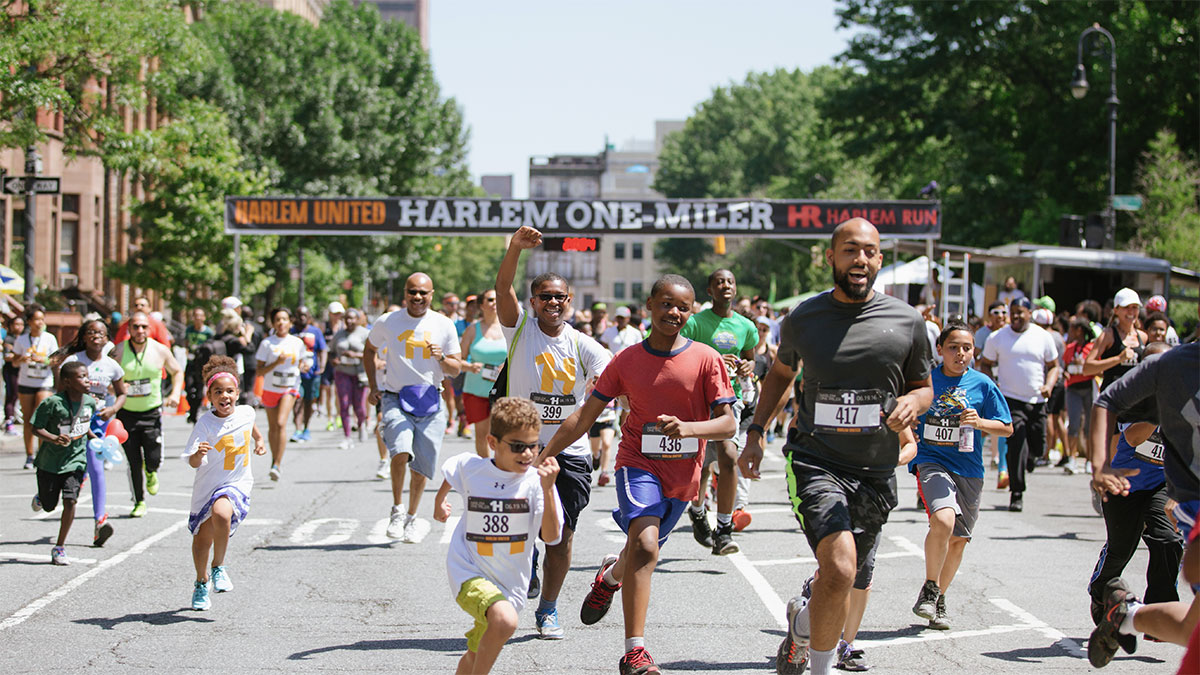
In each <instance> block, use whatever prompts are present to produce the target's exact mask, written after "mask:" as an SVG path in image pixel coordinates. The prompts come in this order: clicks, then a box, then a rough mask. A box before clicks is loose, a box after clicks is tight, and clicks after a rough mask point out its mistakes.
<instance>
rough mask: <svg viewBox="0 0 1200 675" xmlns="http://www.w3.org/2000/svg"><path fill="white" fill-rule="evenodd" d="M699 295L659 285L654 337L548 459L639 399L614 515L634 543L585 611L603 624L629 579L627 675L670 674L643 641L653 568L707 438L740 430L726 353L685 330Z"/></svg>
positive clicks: (576, 419) (666, 281) (673, 283)
mask: <svg viewBox="0 0 1200 675" xmlns="http://www.w3.org/2000/svg"><path fill="white" fill-rule="evenodd" d="M695 296H696V294H695V291H694V290H693V289H692V285H691V283H689V282H688V280H687V279H684V278H683V277H681V276H677V275H674V274H668V275H667V276H665V277H663V278H661V279H659V280H658V281H656V282H655V283H654V286H653V287H652V288H651V290H650V298H649V299H648V300H647V301H646V308H647V309H648V310H650V322H651V328H650V336H649V337H647V338H646V339H645V340H644V341H643V342H641V343H640V344H638V345H635V346H634V347H631V348H629V349H625V350H623V351H621V353H620V354H617V356H616V357H614V358H613V360H612V362H611V363H609V365H608V367H607V368H605V369H604V372H603V373H602V374H601V375H600V380H599V381H598V382H597V383H596V388H595V390H594V391H593V392H592V395H591V397H590V398H588V400H587V402H586V403H584V404H583V406H582V407H581V408H580V409H579V410H577V411H576V412H575V413H573V414H572V415H571V416H570V417H568V418H567V419H566V420H564V421H563V423H562V426H561V427H560V428H559V430H558V432H557V433H556V434H555V435H554V437H553V438H551V439H550V442H549V443H548V444H547V445H546V449H545V450H543V451H542V455H541V457H540V458H539V461H540V460H541V459H544V458H545V457H552V456H554V455H556V454H558V452H559V451H561V450H562V449H563V448H565V447H566V446H567V445H569V444H570V443H571V442H572V441H574V440H575V439H577V438H579V437H580V436H582V435H583V434H584V433H585V432H587V430H588V429H589V428H591V426H592V424H593V423H594V422H595V421H596V418H597V417H599V416H600V413H601V412H602V411H603V410H604V407H605V405H607V404H608V402H609V401H611V400H612V399H614V398H616V397H618V396H625V397H626V398H627V399H628V400H629V407H630V413H629V417H628V418H626V420H625V423H624V425H623V426H622V427H621V445H620V447H619V448H618V450H617V462H616V483H617V484H616V487H617V502H618V508H616V509H614V510H613V519H614V520H616V521H617V524H618V525H620V526H621V529H622V530H624V531H625V533H626V535H627V536H626V540H625V548H624V549H623V550H622V551H621V554H620V555H619V556H618V555H611V554H610V555H607V556H605V557H604V560H603V561H601V563H600V570H599V571H598V572H597V573H596V580H595V581H594V582H593V583H592V590H591V592H589V593H588V596H587V598H585V599H584V602H583V607H582V609H580V612H579V618H580V620H581V621H583V623H585V624H594V623H596V622H597V621H599V620H600V619H601V618H603V617H604V615H605V613H607V612H608V608H609V607H610V606H611V605H612V599H613V594H614V593H616V591H617V590H619V589H620V588H621V584H622V581H624V584H625V594H626V596H631V598H632V602H628V603H624V605H625V656H624V657H623V658H622V659H621V661H620V669H621V673H623V674H624V673H629V674H633V673H657V672H660V671H659V668H658V666H656V665H655V664H654V659H652V658H651V657H650V654H649V653H647V652H646V648H645V638H644V637H643V636H644V635H645V625H646V610H647V608H648V607H649V605H650V574H651V573H652V572H653V571H654V566H655V564H656V563H657V562H658V552H659V548H660V547H661V546H662V545H663V544H664V543H665V542H666V540H667V534H668V533H669V532H670V531H671V529H672V528H674V527H675V523H676V522H677V521H678V520H679V517H680V516H682V515H683V512H684V509H685V508H687V505H688V503H689V502H691V500H692V499H695V497H696V495H697V494H698V493H699V490H700V462H701V460H702V459H703V458H704V441H705V440H724V439H728V438H732V437H733V435H734V434H735V433H736V432H737V420H736V419H734V417H733V409H732V407H731V404H732V403H733V402H734V401H735V400H736V398H735V397H734V394H733V387H732V385H730V383H729V375H728V374H727V373H726V371H725V364H724V363H723V362H722V361H721V356H720V354H718V353H717V352H716V350H714V349H713V348H712V347H709V346H708V345H704V344H701V343H699V342H693V341H691V340H689V339H687V338H684V337H681V336H680V335H679V331H680V330H681V329H682V328H683V326H684V324H686V323H687V320H688V317H689V316H690V315H691V313H692V302H693V301H694V300H695ZM627 571H628V574H626V572H627Z"/></svg>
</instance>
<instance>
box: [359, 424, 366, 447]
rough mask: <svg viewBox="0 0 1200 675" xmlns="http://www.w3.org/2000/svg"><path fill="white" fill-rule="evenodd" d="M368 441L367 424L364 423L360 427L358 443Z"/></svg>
mask: <svg viewBox="0 0 1200 675" xmlns="http://www.w3.org/2000/svg"><path fill="white" fill-rule="evenodd" d="M366 441H367V423H366V422H363V423H362V424H360V425H358V442H359V443H365V442H366Z"/></svg>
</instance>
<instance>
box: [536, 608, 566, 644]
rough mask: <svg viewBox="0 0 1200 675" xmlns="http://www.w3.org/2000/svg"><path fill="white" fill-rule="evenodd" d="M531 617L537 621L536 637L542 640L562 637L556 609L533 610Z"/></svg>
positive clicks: (562, 633)
mask: <svg viewBox="0 0 1200 675" xmlns="http://www.w3.org/2000/svg"><path fill="white" fill-rule="evenodd" d="M533 618H534V620H535V621H536V622H537V630H538V637H539V638H541V639H543V640H561V639H563V637H564V632H563V628H562V626H560V625H559V624H558V610H557V609H551V610H548V611H546V612H534V613H533Z"/></svg>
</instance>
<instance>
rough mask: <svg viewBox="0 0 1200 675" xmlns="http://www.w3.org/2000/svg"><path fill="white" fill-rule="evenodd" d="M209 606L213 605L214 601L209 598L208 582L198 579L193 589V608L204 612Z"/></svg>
mask: <svg viewBox="0 0 1200 675" xmlns="http://www.w3.org/2000/svg"><path fill="white" fill-rule="evenodd" d="M209 607H212V601H211V600H209V599H208V584H207V583H205V582H203V581H197V582H196V586H195V589H194V590H193V591H192V609H194V610H196V611H197V612H203V611H204V610H206V609H208V608H209Z"/></svg>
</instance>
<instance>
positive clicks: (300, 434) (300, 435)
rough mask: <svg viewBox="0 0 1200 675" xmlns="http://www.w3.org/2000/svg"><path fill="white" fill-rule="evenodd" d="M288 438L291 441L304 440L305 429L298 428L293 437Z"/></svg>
mask: <svg viewBox="0 0 1200 675" xmlns="http://www.w3.org/2000/svg"><path fill="white" fill-rule="evenodd" d="M288 440H289V441H291V442H292V443H299V442H300V441H302V440H304V431H303V430H301V429H297V430H296V431H295V432H294V433H293V434H292V435H291V437H289V438H288Z"/></svg>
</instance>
